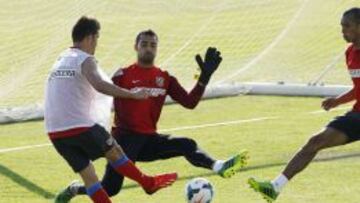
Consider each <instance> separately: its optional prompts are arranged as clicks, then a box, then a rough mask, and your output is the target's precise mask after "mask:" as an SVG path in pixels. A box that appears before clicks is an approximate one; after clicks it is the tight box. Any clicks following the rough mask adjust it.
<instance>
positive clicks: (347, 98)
mask: <svg viewBox="0 0 360 203" xmlns="http://www.w3.org/2000/svg"><path fill="white" fill-rule="evenodd" d="M354 100H355V94H354V88H353V89H351V90H349V91H348V92H345V93H344V94H341V95H340V96H338V97H335V98H327V99H325V100H324V101H323V102H322V104H321V106H322V108H323V109H325V110H326V111H328V110H330V109H332V108H335V107H337V106H339V105H341V104H345V103H348V102H351V101H354Z"/></svg>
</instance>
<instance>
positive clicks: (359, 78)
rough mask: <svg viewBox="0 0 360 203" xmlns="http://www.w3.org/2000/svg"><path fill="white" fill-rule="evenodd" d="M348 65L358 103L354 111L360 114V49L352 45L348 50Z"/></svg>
mask: <svg viewBox="0 0 360 203" xmlns="http://www.w3.org/2000/svg"><path fill="white" fill-rule="evenodd" d="M346 65H347V67H348V70H349V73H350V76H351V79H352V81H353V84H354V90H355V98H356V102H355V105H354V107H353V111H356V112H360V49H356V48H355V47H354V45H350V46H349V47H348V49H347V50H346Z"/></svg>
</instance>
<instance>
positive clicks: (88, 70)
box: [81, 57, 148, 99]
mask: <svg viewBox="0 0 360 203" xmlns="http://www.w3.org/2000/svg"><path fill="white" fill-rule="evenodd" d="M81 73H82V74H83V75H84V76H85V77H86V79H87V80H88V81H89V83H90V84H91V85H92V86H93V87H94V89H96V90H97V91H98V92H101V93H103V94H106V95H110V96H113V97H122V98H130V99H146V98H147V97H148V92H147V91H146V90H144V89H138V90H136V91H129V90H126V89H124V88H120V87H118V86H116V85H114V84H111V83H109V82H107V81H105V80H103V79H102V77H101V76H100V74H99V72H98V69H97V65H96V62H95V59H94V58H93V57H89V58H87V59H86V60H85V61H84V62H83V64H82V65H81Z"/></svg>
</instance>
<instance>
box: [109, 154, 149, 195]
mask: <svg viewBox="0 0 360 203" xmlns="http://www.w3.org/2000/svg"><path fill="white" fill-rule="evenodd" d="M112 166H113V168H114V169H115V171H116V172H118V173H120V174H121V175H123V176H126V177H128V178H130V179H132V180H134V181H136V182H138V183H139V184H140V185H141V186H142V187H144V188H149V187H151V186H152V184H153V180H152V178H151V177H150V176H147V175H145V174H143V173H142V172H141V171H140V170H139V169H138V168H137V167H136V166H135V164H134V163H133V162H132V161H131V160H129V159H128V158H127V157H126V156H124V157H123V158H121V159H119V160H118V161H116V162H113V163H112Z"/></svg>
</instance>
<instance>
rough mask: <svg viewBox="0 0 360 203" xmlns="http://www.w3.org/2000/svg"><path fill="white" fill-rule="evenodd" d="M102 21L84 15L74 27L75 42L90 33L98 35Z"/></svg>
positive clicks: (73, 36)
mask: <svg viewBox="0 0 360 203" xmlns="http://www.w3.org/2000/svg"><path fill="white" fill-rule="evenodd" d="M99 30H100V23H99V21H97V20H96V19H95V18H89V17H86V16H82V17H81V18H80V19H79V20H78V21H77V22H76V24H75V25H74V27H73V29H72V40H73V42H81V41H82V40H83V39H84V38H85V37H87V36H89V35H96V34H98V33H99Z"/></svg>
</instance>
